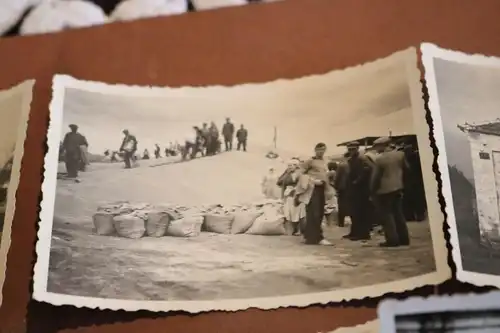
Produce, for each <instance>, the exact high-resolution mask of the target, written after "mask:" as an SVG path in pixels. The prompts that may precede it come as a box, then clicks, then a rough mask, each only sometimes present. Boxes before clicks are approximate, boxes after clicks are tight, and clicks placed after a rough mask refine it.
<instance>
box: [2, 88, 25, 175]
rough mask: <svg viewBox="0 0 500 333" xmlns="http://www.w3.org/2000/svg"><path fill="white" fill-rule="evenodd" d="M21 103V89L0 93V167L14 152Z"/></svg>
mask: <svg viewBox="0 0 500 333" xmlns="http://www.w3.org/2000/svg"><path fill="white" fill-rule="evenodd" d="M22 105H23V91H22V89H18V92H17V93H14V94H8V95H5V96H2V95H0V135H1V138H0V168H2V167H3V166H4V165H5V163H6V162H7V161H8V160H9V158H11V157H12V154H13V152H14V149H15V146H16V139H17V130H18V125H19V121H20V119H21V111H22Z"/></svg>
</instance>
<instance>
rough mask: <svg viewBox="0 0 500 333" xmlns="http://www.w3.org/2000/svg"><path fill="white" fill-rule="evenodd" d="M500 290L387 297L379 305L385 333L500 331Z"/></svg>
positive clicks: (381, 326) (490, 332)
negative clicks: (398, 297) (463, 293)
mask: <svg viewBox="0 0 500 333" xmlns="http://www.w3.org/2000/svg"><path fill="white" fill-rule="evenodd" d="M499 304H500V293H499V292H498V291H494V292H489V293H486V294H469V295H453V296H448V295H446V296H430V297H428V298H423V297H410V298H408V299H405V300H395V299H386V300H384V301H382V302H381V303H380V304H379V307H378V314H379V321H380V332H384V333H421V332H429V333H459V332H460V333H461V332H470V333H496V332H500V306H499Z"/></svg>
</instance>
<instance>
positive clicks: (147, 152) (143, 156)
mask: <svg viewBox="0 0 500 333" xmlns="http://www.w3.org/2000/svg"><path fill="white" fill-rule="evenodd" d="M149 158H150V156H149V150H147V149H144V153H142V159H143V160H149Z"/></svg>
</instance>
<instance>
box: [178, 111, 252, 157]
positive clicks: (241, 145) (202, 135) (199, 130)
mask: <svg viewBox="0 0 500 333" xmlns="http://www.w3.org/2000/svg"><path fill="white" fill-rule="evenodd" d="M193 130H194V133H193V134H194V135H192V136H191V135H190V136H189V137H187V138H186V140H185V144H184V147H183V150H182V159H187V157H188V156H189V157H190V158H196V156H197V155H198V154H201V156H212V155H215V154H217V153H220V152H221V151H222V141H221V134H222V140H223V141H224V146H225V150H226V151H231V150H233V142H234V138H235V137H236V141H237V146H236V149H237V150H243V151H246V150H247V139H248V130H247V129H246V128H245V126H244V125H243V124H241V125H240V128H239V129H238V130H236V129H235V126H234V124H233V123H232V122H231V119H230V118H226V122H225V123H224V125H222V131H221V133H219V129H218V128H217V125H216V124H215V122H211V123H210V126H208V124H207V123H203V124H202V126H201V127H199V126H194V127H193Z"/></svg>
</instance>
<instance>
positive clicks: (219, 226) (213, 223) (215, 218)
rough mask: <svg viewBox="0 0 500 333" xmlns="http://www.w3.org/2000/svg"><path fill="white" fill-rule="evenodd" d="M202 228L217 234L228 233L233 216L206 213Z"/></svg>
mask: <svg viewBox="0 0 500 333" xmlns="http://www.w3.org/2000/svg"><path fill="white" fill-rule="evenodd" d="M204 219H205V221H204V230H206V231H208V232H215V233H217V234H230V233H231V227H232V225H233V221H234V216H233V215H231V214H206V215H205V218H204Z"/></svg>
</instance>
